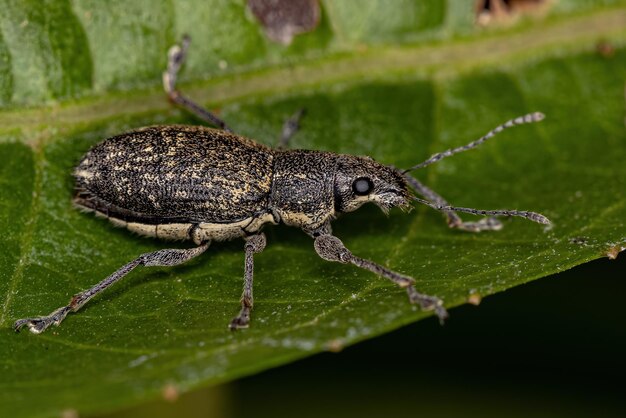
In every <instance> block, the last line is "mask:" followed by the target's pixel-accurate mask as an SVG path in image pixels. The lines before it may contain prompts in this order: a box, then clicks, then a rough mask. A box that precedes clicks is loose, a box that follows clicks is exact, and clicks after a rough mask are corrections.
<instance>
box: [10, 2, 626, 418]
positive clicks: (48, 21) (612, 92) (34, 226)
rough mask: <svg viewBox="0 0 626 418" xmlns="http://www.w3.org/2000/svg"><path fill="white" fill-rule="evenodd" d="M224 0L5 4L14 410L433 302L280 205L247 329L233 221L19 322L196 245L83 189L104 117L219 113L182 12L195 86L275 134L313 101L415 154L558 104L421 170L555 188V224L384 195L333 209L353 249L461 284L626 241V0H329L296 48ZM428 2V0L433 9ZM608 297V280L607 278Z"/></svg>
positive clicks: (549, 201)
mask: <svg viewBox="0 0 626 418" xmlns="http://www.w3.org/2000/svg"><path fill="white" fill-rule="evenodd" d="M148 3H149V6H148ZM208 3H210V6H211V7H206V8H204V7H202V8H201V7H199V6H198V5H195V3H194V2H182V1H174V2H163V4H160V3H159V2H147V3H146V4H145V5H142V4H141V3H140V2H133V3H130V5H129V4H128V2H88V1H76V2H72V3H69V2H53V3H51V4H50V5H47V6H45V7H37V4H38V3H37V2H21V3H19V4H16V3H14V2H7V4H5V5H3V6H4V9H3V10H5V11H6V13H5V14H3V15H2V17H1V18H0V29H1V31H0V57H5V59H3V60H0V86H2V92H1V93H0V101H2V103H3V104H4V106H5V107H4V109H3V110H2V111H0V184H1V185H2V187H0V229H1V230H2V231H3V233H2V234H1V235H0V248H2V249H3V251H1V252H0V325H1V326H2V328H1V329H0V387H2V389H3V390H2V392H1V394H0V415H2V416H5V415H6V416H14V417H21V416H53V415H55V414H56V415H58V414H59V413H60V411H63V410H68V409H73V410H78V411H80V412H93V411H102V410H107V409H111V408H115V407H118V406H120V405H126V404H131V403H136V402H140V401H144V400H147V399H151V398H154V397H155V396H158V394H159V393H160V392H161V390H162V388H163V387H165V386H166V385H170V384H171V385H175V386H176V387H178V388H179V389H180V390H188V389H190V388H193V387H197V386H200V385H207V384H216V383H219V382H224V381H228V380H232V379H235V378H237V377H239V376H242V375H245V374H250V373H253V372H256V371H259V370H263V369H266V368H268V367H272V366H276V365H279V364H284V363H286V362H289V361H293V360H295V359H297V358H301V357H303V356H308V355H311V354H313V353H316V352H319V351H323V350H335V349H339V348H341V347H343V346H345V345H348V344H352V343H355V342H357V341H360V340H363V339H365V338H369V337H372V336H375V335H379V334H381V333H384V332H386V331H389V330H392V329H395V328H397V327H399V326H402V325H405V324H408V323H411V322H413V321H416V320H419V319H422V318H425V317H427V316H429V315H430V313H424V312H421V311H419V310H418V309H416V308H415V307H413V306H411V305H409V303H408V301H407V300H406V295H405V293H404V292H403V291H401V290H400V289H397V288H396V287H394V286H393V285H392V284H390V283H387V282H386V281H385V280H383V279H380V278H378V277H376V276H374V275H372V274H370V273H367V272H363V271H360V270H357V269H356V268H354V267H351V266H344V265H338V264H331V263H327V262H324V261H323V260H321V259H319V257H317V255H316V254H315V252H314V250H313V248H312V242H311V240H310V239H309V238H308V237H307V236H305V235H304V234H303V233H301V232H300V231H297V230H295V229H290V228H287V227H284V226H279V227H274V228H268V229H267V230H266V233H267V236H268V247H267V249H266V250H265V251H264V252H263V253H262V254H259V255H257V256H256V257H255V260H256V264H255V274H256V276H255V279H256V280H255V289H254V290H255V309H254V312H253V323H252V326H251V328H250V329H248V330H245V331H242V332H236V333H231V332H229V331H228V330H227V324H228V323H229V321H230V319H231V318H232V317H233V316H234V315H235V314H236V313H237V312H238V304H239V296H240V293H241V286H242V274H243V251H242V247H243V244H242V242H241V241H234V242H229V243H219V244H218V243H216V244H214V245H213V246H212V247H211V248H210V250H209V251H208V252H207V254H205V255H204V256H202V257H200V258H198V259H196V260H194V261H192V262H190V263H188V264H186V265H183V266H179V267H175V268H169V269H166V268H152V269H138V270H136V271H135V272H133V273H132V274H131V275H129V276H128V278H127V279H125V280H123V281H122V282H121V283H119V284H118V285H116V286H115V287H113V288H112V289H110V290H109V291H107V292H105V293H103V294H102V295H101V296H99V297H97V298H95V299H94V300H93V301H91V302H90V303H89V304H88V305H87V306H85V308H84V309H83V310H81V311H80V313H79V314H74V315H70V316H69V317H68V319H67V320H66V321H65V322H64V323H63V325H62V326H61V327H59V328H53V329H51V330H49V331H47V332H46V333H44V334H41V335H38V336H35V335H32V334H30V333H21V334H18V335H16V334H14V333H13V332H12V331H11V330H10V326H11V324H12V322H13V321H14V320H15V319H17V318H22V317H25V316H32V315H36V314H47V313H48V312H50V311H52V310H53V309H55V308H57V307H59V306H61V305H62V304H65V303H67V301H68V300H69V298H70V297H71V295H73V294H75V293H77V292H79V291H81V290H83V289H85V288H87V287H89V286H90V285H92V284H94V283H95V282H97V281H99V280H101V279H102V278H104V277H106V276H107V275H108V274H110V273H111V272H112V271H114V270H116V269H117V268H118V267H120V266H121V265H122V264H124V263H126V262H128V261H130V260H131V259H133V258H134V257H136V256H138V255H140V254H142V253H145V252H148V251H153V250H155V249H158V248H168V247H172V246H184V245H185V244H181V243H177V244H172V243H169V244H168V243H162V242H158V241H154V240H149V239H144V238H140V237H137V236H133V235H132V234H130V233H128V232H127V231H125V230H120V229H115V228H113V227H112V226H111V225H110V224H109V223H107V222H106V221H105V220H102V219H96V218H94V217H93V216H90V215H88V214H82V213H79V212H78V211H76V210H74V209H73V208H72V206H71V197H72V188H73V183H72V178H71V174H70V173H71V171H72V168H73V166H74V165H75V164H76V162H77V161H78V160H79V158H80V157H81V155H82V154H83V153H84V152H86V151H87V150H88V149H89V147H91V146H93V145H94V144H96V143H97V142H99V141H100V140H102V139H104V138H106V137H109V136H112V135H115V134H117V133H119V132H122V131H124V130H128V129H131V128H135V127H139V126H145V125H148V124H155V123H197V121H196V120H194V119H193V118H191V117H189V116H187V115H185V114H183V113H181V112H178V111H177V110H174V109H172V108H171V106H170V105H168V103H167V101H166V100H165V99H164V97H163V94H162V93H161V92H160V91H159V90H158V89H159V87H158V85H159V78H160V72H161V69H162V68H163V67H164V64H165V53H166V51H167V48H168V47H169V46H170V45H171V44H172V43H173V42H174V41H175V40H176V39H177V38H178V37H179V35H180V34H181V33H183V32H187V31H189V32H191V34H192V36H193V39H194V42H193V43H192V47H191V51H190V57H189V62H188V65H187V67H186V68H185V70H184V79H186V80H187V81H189V83H187V84H184V85H183V88H184V89H185V91H188V92H189V93H190V95H192V96H193V97H195V98H197V99H199V100H201V101H202V102H203V103H211V105H212V106H221V108H220V112H221V115H222V116H223V117H224V118H225V119H226V120H227V121H228V122H229V124H230V125H231V126H233V127H234V128H235V129H236V131H237V132H238V133H240V134H242V135H245V136H248V137H251V138H255V139H257V140H258V141H259V142H263V143H266V144H274V143H276V139H277V137H278V132H279V130H280V126H281V124H282V122H283V120H284V119H285V118H286V117H288V116H289V115H290V114H292V113H293V112H294V111H295V110H296V109H299V108H301V107H304V108H306V109H307V116H306V119H305V120H304V121H303V128H302V131H301V132H299V133H298V135H297V136H296V137H295V138H294V141H293V146H294V147H297V148H311V149H319V150H330V151H335V152H340V153H350V154H359V155H369V156H372V157H374V158H375V159H377V160H378V161H381V162H384V163H386V164H393V165H395V166H397V167H408V166H411V165H413V164H415V163H417V162H420V161H422V160H424V159H425V158H427V157H428V156H430V155H431V154H432V153H434V152H437V151H442V150H444V149H447V148H451V147H454V146H459V145H463V144H465V143H467V142H469V141H471V140H474V139H476V138H478V137H479V136H481V135H482V134H484V133H486V132H487V131H488V130H490V129H491V128H493V127H495V126H496V125H498V124H500V123H502V122H504V121H505V120H507V119H509V118H512V117H515V116H519V115H521V114H525V113H529V112H532V111H536V110H540V111H542V112H544V113H545V114H546V115H547V118H546V120H545V121H544V122H542V123H540V124H535V125H527V126H522V127H517V128H515V129H511V130H507V131H505V132H503V133H501V134H500V135H499V136H498V137H497V138H496V139H494V140H492V141H490V142H489V143H487V144H485V145H483V146H482V147H481V148H480V149H478V150H474V151H471V152H468V153H466V154H463V155H458V156H456V157H454V158H450V159H446V160H444V161H442V162H440V163H438V164H437V165H433V166H431V167H429V168H427V169H425V170H422V171H420V172H418V173H416V175H417V176H418V177H419V178H420V179H421V180H423V181H424V182H425V183H427V184H428V185H429V186H431V187H432V188H434V189H435V190H437V191H438V192H439V193H441V194H442V195H443V196H445V197H446V198H447V199H448V200H449V201H450V202H452V203H454V204H455V205H458V206H466V207H478V208H486V209H497V208H517V209H527V210H533V211H538V212H542V213H544V214H545V215H547V216H548V217H549V218H551V220H552V221H553V222H554V225H553V226H552V227H551V228H543V227H542V226H539V225H536V224H532V223H529V222H525V221H523V220H519V219H511V220H504V224H505V228H504V229H503V230H502V231H499V232H495V233H481V234H468V233H463V232H459V231H454V230H450V229H448V228H447V227H446V225H445V222H444V221H443V219H442V217H441V215H440V214H438V213H436V212H434V211H432V210H430V209H428V208H425V207H416V210H414V211H412V212H410V213H403V212H401V211H399V210H393V211H392V212H391V213H390V215H389V216H388V217H385V216H384V214H382V213H381V212H380V211H379V210H378V209H376V208H375V207H364V208H363V209H361V210H359V211H357V212H355V213H353V214H349V215H346V216H344V217H341V218H340V219H339V220H337V221H336V222H335V224H334V230H335V232H336V234H337V235H338V236H339V237H341V238H342V240H343V241H344V243H345V244H346V245H347V246H348V248H350V249H351V250H352V251H353V252H354V253H355V254H357V255H360V256H362V257H366V258H371V259H373V260H376V261H378V262H381V263H382V264H384V265H386V266H388V267H390V268H392V269H394V270H397V271H400V272H402V273H405V274H408V275H412V276H414V277H415V278H416V279H417V287H418V289H420V290H421V291H423V292H426V293H429V294H434V295H438V296H440V297H442V298H443V299H444V300H445V302H446V306H448V307H450V308H451V307H454V306H456V305H459V304H463V303H466V302H467V301H468V299H469V298H470V297H471V298H474V299H476V298H477V297H480V296H487V295H490V294H493V293H495V292H499V291H503V290H505V289H508V288H510V287H512V286H516V285H519V284H522V283H525V282H528V281H530V280H534V279H537V278H540V277H544V276H547V275H550V274H553V273H555V272H558V271H562V270H565V269H568V268H570V267H573V266H575V265H578V264H581V263H584V262H586V261H589V260H592V259H595V258H598V257H602V256H606V255H607V254H609V253H611V252H612V251H614V252H618V251H619V250H620V249H621V248H622V247H624V246H626V228H625V227H624V219H626V207H625V205H626V196H625V192H624V190H625V186H626V184H625V183H626V180H625V179H626V176H625V175H624V174H625V173H624V161H625V160H626V142H625V141H626V130H625V127H624V117H625V103H624V81H625V80H626V65H625V64H626V50H625V49H624V41H625V40H626V30H625V29H624V28H625V27H626V25H624V22H626V9H625V8H624V6H623V2H622V3H619V2H610V1H607V2H604V3H603V5H604V6H602V7H605V8H606V9H604V8H601V7H599V6H597V5H596V6H595V8H594V9H593V10H591V8H590V6H589V5H588V4H587V3H585V2H580V4H579V3H578V2H575V1H570V2H560V3H559V6H557V8H556V9H554V10H553V11H552V14H551V15H550V17H549V18H548V19H547V20H544V21H543V22H540V23H537V22H525V23H523V24H521V25H520V26H518V27H515V28H511V29H501V30H486V31H481V30H476V29H473V27H472V24H471V22H472V21H473V16H472V15H471V10H470V9H467V10H466V9H463V8H460V6H454V3H455V2H447V3H445V7H444V8H443V9H440V8H439V7H438V6H437V5H438V4H444V3H443V2H435V1H433V2H404V4H405V6H406V7H409V9H410V10H411V13H409V12H407V11H406V10H407V9H402V8H398V9H395V8H394V9H391V10H386V11H385V12H384V13H387V14H388V15H386V19H383V18H382V17H380V16H379V17H372V13H371V12H368V11H367V10H368V9H367V8H366V7H363V8H359V7H357V6H355V5H352V6H351V5H350V2H345V3H344V2H341V3H335V2H332V3H331V2H327V3H324V4H323V10H324V12H323V13H324V16H323V20H322V23H321V24H320V27H319V28H318V29H317V30H316V31H314V32H312V33H310V34H306V35H302V36H301V37H298V38H296V40H295V41H294V43H293V44H292V45H291V46H289V47H286V48H285V47H282V46H278V45H274V44H272V43H271V42H269V41H267V40H266V39H265V38H264V37H263V32H262V30H261V29H260V28H259V27H258V25H257V24H256V23H255V22H254V21H253V20H252V18H251V17H250V16H249V15H248V14H246V12H245V10H244V9H245V8H244V6H243V4H242V3H237V2H234V3H231V2H220V1H211V2H208ZM352 3H354V4H356V2H352ZM417 3H420V4H425V5H430V6H428V7H427V6H423V7H426V9H427V10H429V11H428V16H429V17H428V19H426V18H422V16H423V15H422V14H420V13H421V12H420V10H418V9H419V8H420V7H422V6H416V4H417ZM468 3H470V2H468ZM339 4H341V6H338V5H339ZM358 4H361V2H358ZM367 4H368V5H369V6H368V7H374V8H375V7H377V2H375V1H372V2H368V3H367ZM385 4H386V2H385ZM411 7H412V8H413V9H411ZM128 8H130V9H132V10H129V9H128ZM351 8H352V9H351ZM428 8H430V9H428ZM431 9H432V10H431ZM122 10H124V12H122ZM350 10H354V12H353V13H350ZM583 11H586V12H587V13H586V14H584V15H583V14H581V12H583ZM416 13H417V15H418V16H420V19H417V20H415V19H413V18H411V16H414V15H415V14H416ZM368 19H373V20H368ZM377 19H382V21H384V22H385V24H384V25H380V24H378V22H379V21H378V20H377ZM24 22H26V23H24ZM61 22H64V23H65V24H61ZM206 22H213V23H215V22H221V23H215V24H214V25H208V24H205V23H206ZM112 28H114V29H115V30H113V29H112ZM374 28H376V30H377V31H378V32H376V31H374ZM27 40H28V42H26V41H27ZM599 41H603V42H605V43H606V44H607V45H608V46H610V51H609V53H607V50H606V49H602V50H600V51H599V50H598V49H597V48H596V45H597V42H599ZM18 45H22V48H18V47H17V46H18ZM7 57H8V58H7ZM220 62H221V64H220ZM224 63H226V64H224ZM203 80H206V81H203ZM465 218H467V219H469V218H470V217H469V216H466V217H465ZM563 297H567V289H563ZM590 297H601V295H594V293H593V283H592V281H590ZM580 302H581V303H584V302H585V301H580ZM529 309H532V301H529ZM450 313H451V319H450V320H451V321H453V320H454V316H455V310H454V309H452V310H451V312H450ZM599 315H600V313H599Z"/></svg>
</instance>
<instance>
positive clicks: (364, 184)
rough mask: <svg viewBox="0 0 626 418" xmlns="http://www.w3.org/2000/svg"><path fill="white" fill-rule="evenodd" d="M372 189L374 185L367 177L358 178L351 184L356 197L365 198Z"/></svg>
mask: <svg viewBox="0 0 626 418" xmlns="http://www.w3.org/2000/svg"><path fill="white" fill-rule="evenodd" d="M372 189H374V183H372V180H370V179H368V178H367V177H359V178H358V179H356V180H354V182H353V183H352V191H353V192H354V194H355V195H357V196H366V195H368V194H370V192H371V191H372Z"/></svg>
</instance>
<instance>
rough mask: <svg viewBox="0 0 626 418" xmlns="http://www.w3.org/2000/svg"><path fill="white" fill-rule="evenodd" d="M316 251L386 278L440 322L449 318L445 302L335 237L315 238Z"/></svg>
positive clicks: (325, 256) (323, 255)
mask: <svg viewBox="0 0 626 418" xmlns="http://www.w3.org/2000/svg"><path fill="white" fill-rule="evenodd" d="M314 246H315V251H316V252H317V254H318V255H319V256H320V257H322V258H323V259H324V260H328V261H336V262H338V263H344V264H347V263H351V264H354V265H355V266H357V267H361V268H363V269H366V270H369V271H371V272H372V273H374V274H377V275H379V276H382V277H385V278H387V279H389V280H391V281H392V282H394V283H395V284H397V285H398V286H400V287H402V288H404V289H406V291H407V293H408V295H409V300H410V301H411V303H419V305H420V307H421V308H422V309H423V310H427V311H429V310H434V311H435V314H436V315H437V317H438V318H439V322H441V323H443V321H444V320H445V319H446V318H447V317H448V312H447V311H446V308H444V307H443V301H442V300H441V299H439V298H438V297H435V296H428V295H425V294H423V293H419V292H418V291H417V290H415V286H414V284H415V280H414V279H413V278H411V277H408V276H405V275H403V274H400V273H396V272H395V271H392V270H389V269H388V268H386V267H383V266H381V265H380V264H376V263H374V262H373V261H370V260H366V259H364V258H360V257H357V256H355V255H354V254H352V253H351V252H350V250H348V249H347V248H346V247H345V245H343V242H341V240H340V239H339V238H337V237H335V236H334V235H320V236H318V237H316V238H315V243H314Z"/></svg>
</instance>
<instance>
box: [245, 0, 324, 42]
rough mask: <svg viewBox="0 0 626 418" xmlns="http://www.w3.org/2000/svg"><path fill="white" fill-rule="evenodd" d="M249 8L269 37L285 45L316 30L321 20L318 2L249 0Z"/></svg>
mask: <svg viewBox="0 0 626 418" xmlns="http://www.w3.org/2000/svg"><path fill="white" fill-rule="evenodd" d="M248 7H249V8H250V10H251V11H252V13H253V14H254V16H255V17H256V18H257V20H258V21H259V22H260V23H261V25H263V28H264V29H265V34H266V35H267V37H268V38H270V39H271V40H272V41H274V42H278V43H281V44H283V45H289V44H290V43H291V41H292V40H293V37H294V36H296V35H298V34H300V33H304V32H309V31H311V30H313V29H315V28H316V27H317V25H318V24H319V20H320V6H319V2H318V0H248Z"/></svg>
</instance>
